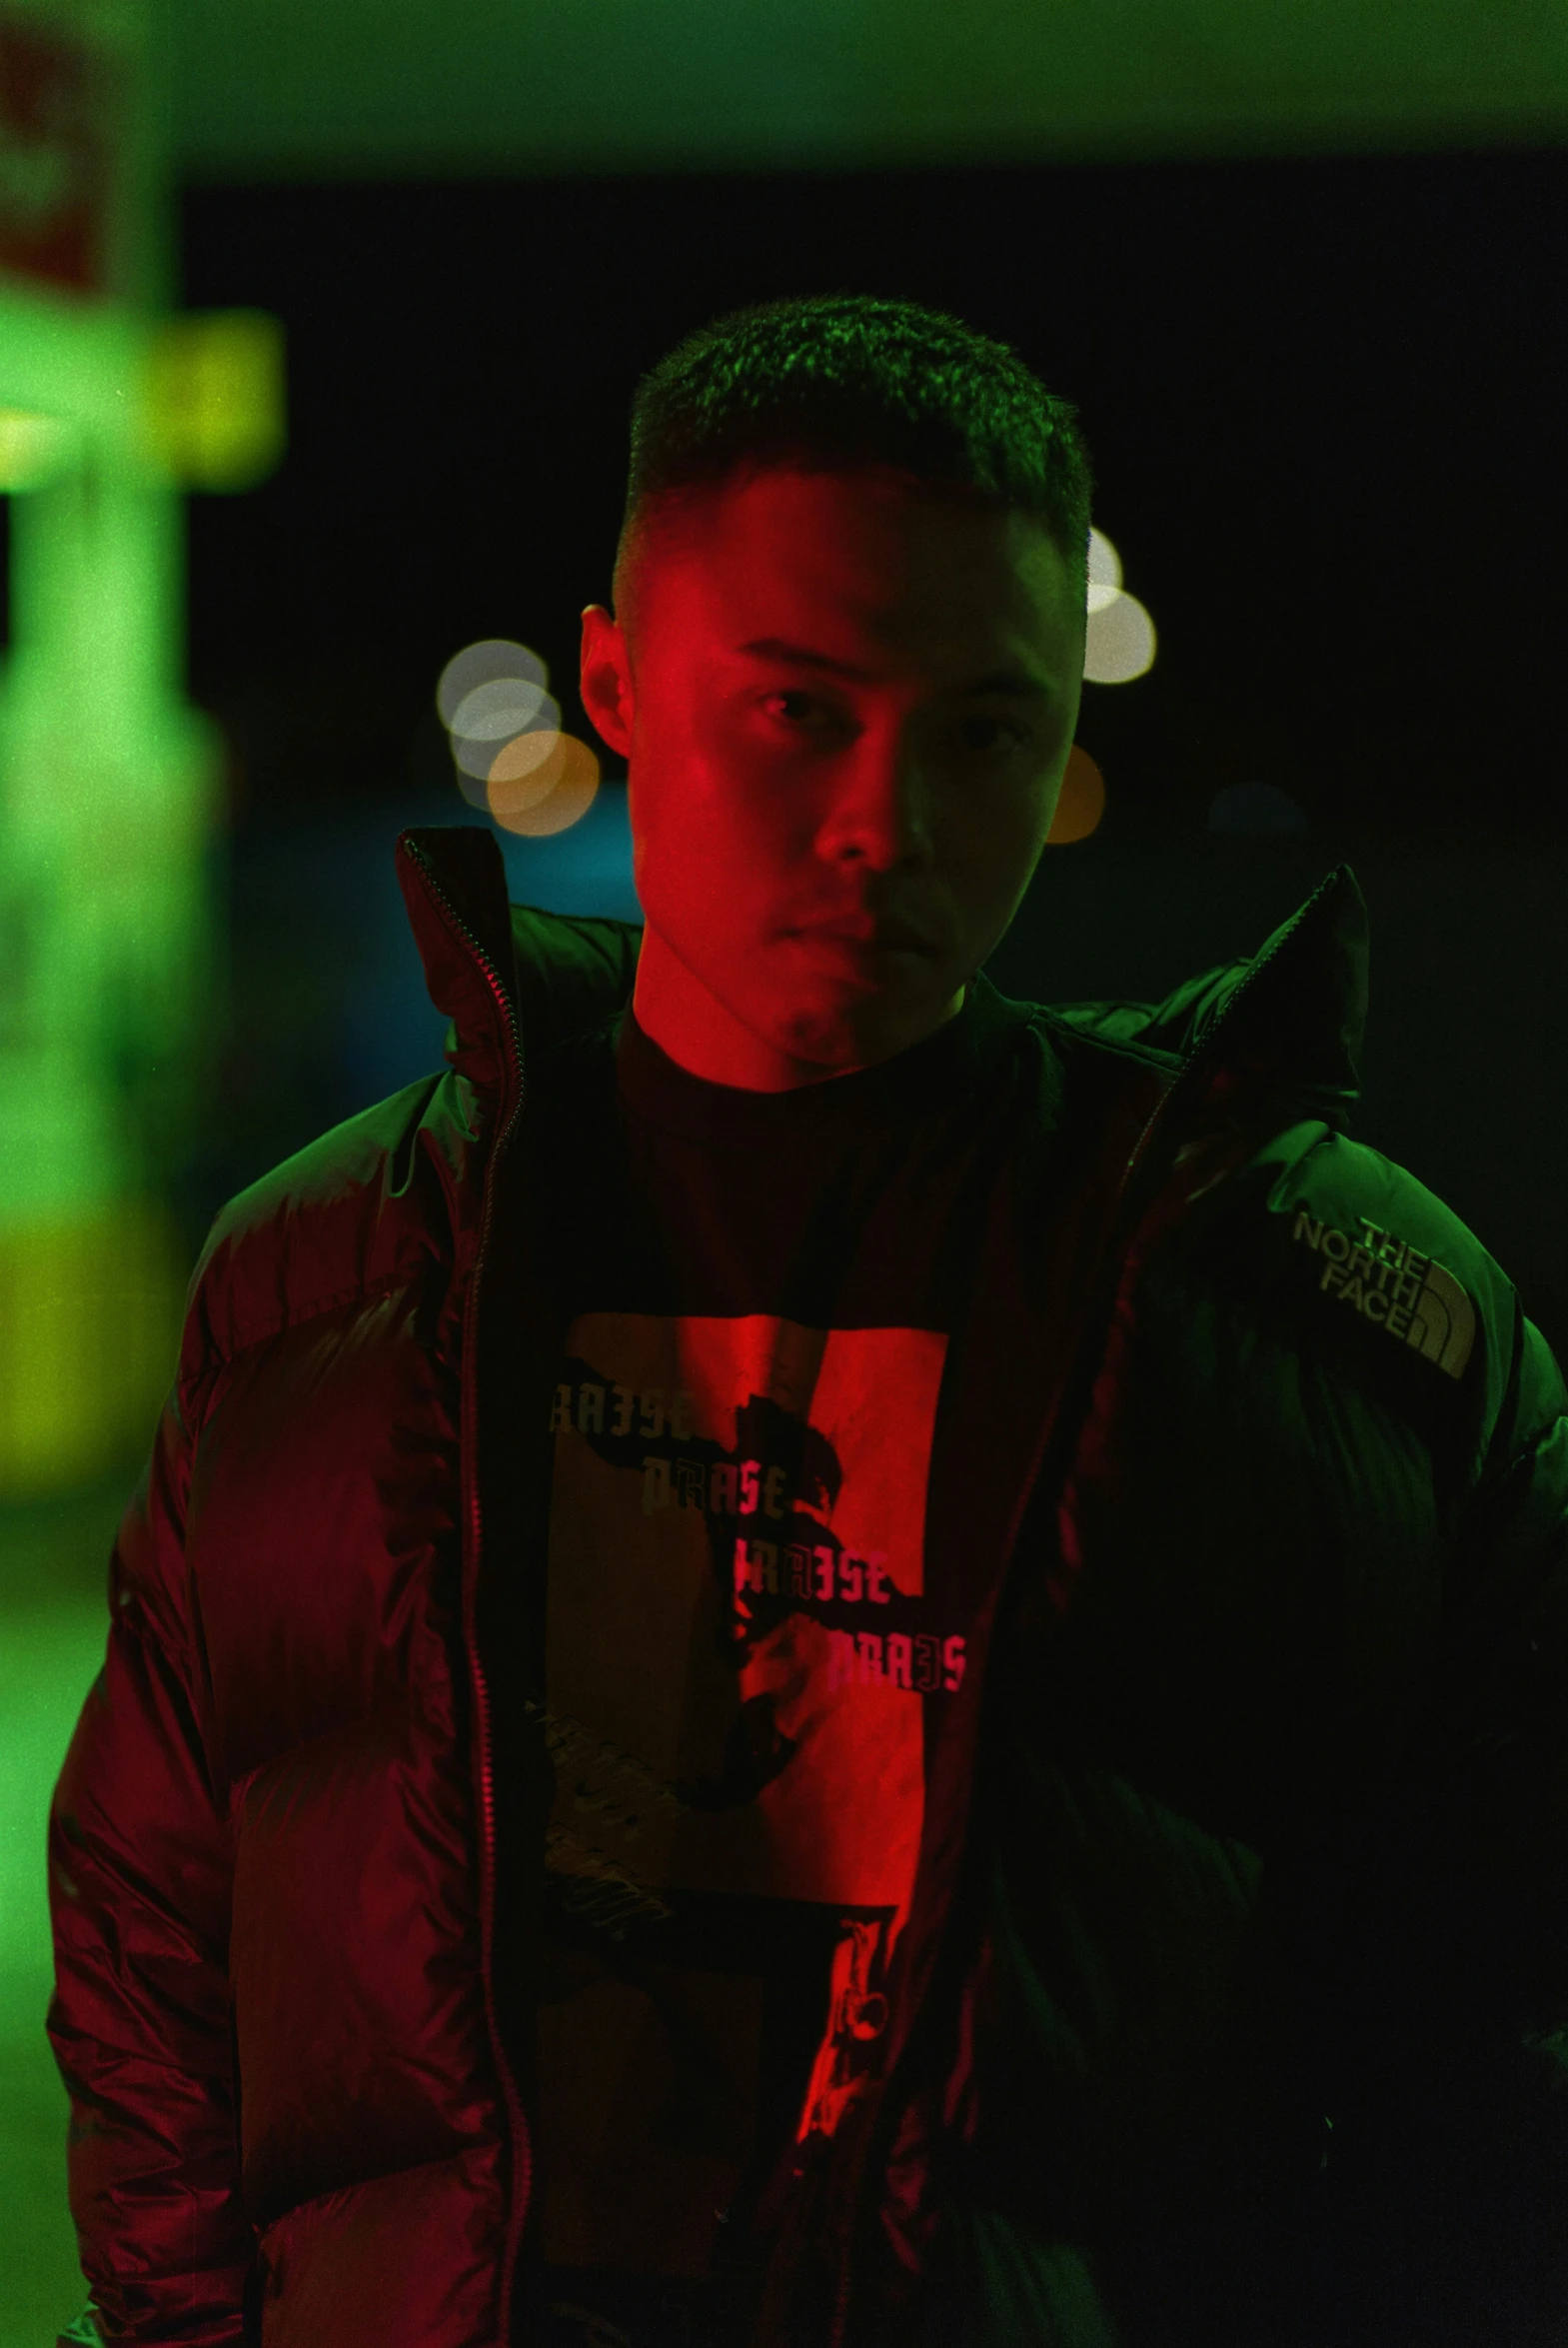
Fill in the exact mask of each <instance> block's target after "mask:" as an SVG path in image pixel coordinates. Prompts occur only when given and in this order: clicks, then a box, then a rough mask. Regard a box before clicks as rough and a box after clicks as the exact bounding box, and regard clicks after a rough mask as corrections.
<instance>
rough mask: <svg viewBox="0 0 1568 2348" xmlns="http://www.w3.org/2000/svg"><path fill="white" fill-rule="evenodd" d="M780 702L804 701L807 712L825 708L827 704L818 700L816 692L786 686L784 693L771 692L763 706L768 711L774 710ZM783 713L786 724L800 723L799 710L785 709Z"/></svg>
mask: <svg viewBox="0 0 1568 2348" xmlns="http://www.w3.org/2000/svg"><path fill="white" fill-rule="evenodd" d="M779 702H794V703H803V704H804V705H805V709H806V711H807V712H809V711H811V710H821V709H823V708H824V706H825V705H824V704H823V703H821V702H819V701H818V700H817V698H816V696H815V694H814V693H801V692H797V691H796V690H794V689H793V688H792V687H790V688H786V689H785V690H784V692H783V693H771V694H769V695H768V697H767V699H766V700H765V701H764V703H763V707H764V709H765V710H768V711H770V712H772V711H773V710H774V707H775V705H776V704H777V703H779ZM782 714H783V716H784V724H785V725H789V726H792V725H796V724H798V723H799V715H798V712H797V711H796V712H789V711H785V712H784V713H782Z"/></svg>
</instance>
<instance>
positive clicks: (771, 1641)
mask: <svg viewBox="0 0 1568 2348" xmlns="http://www.w3.org/2000/svg"><path fill="white" fill-rule="evenodd" d="M1025 1017H1026V1012H1025V1010H1024V1008H1023V1007H1022V1006H1019V1005H1016V1004H1011V1003H1008V1002H1006V1001H1004V999H1003V998H1001V997H1000V996H998V995H997V993H996V992H995V990H994V989H993V988H991V987H990V986H989V985H988V983H987V982H986V981H984V980H983V979H979V980H976V981H975V982H974V983H972V984H971V986H970V987H969V989H968V990H967V992H966V995H965V1000H964V1003H963V1006H962V1009H961V1010H960V1012H959V1013H958V1015H957V1016H956V1017H955V1018H954V1019H952V1020H950V1021H949V1022H948V1023H947V1024H946V1025H945V1026H944V1027H943V1028H941V1029H939V1030H938V1031H937V1032H936V1034H935V1035H933V1036H931V1037H929V1038H927V1039H925V1041H924V1042H922V1043H920V1044H918V1045H916V1046H914V1047H912V1048H911V1049H910V1050H908V1051H906V1052H904V1053H901V1054H899V1055H898V1056H897V1057H896V1058H895V1059H893V1060H891V1061H888V1062H884V1063H882V1064H881V1065H880V1066H879V1067H876V1068H871V1069H865V1070H861V1071H857V1072H855V1073H854V1074H852V1075H849V1076H845V1077H839V1078H834V1079H830V1080H828V1081H827V1082H825V1083H822V1084H818V1085H812V1086H807V1087H804V1088H801V1089H798V1090H796V1091H793V1092H789V1093H784V1094H758V1093H749V1092H744V1091H740V1090H737V1089H734V1088H731V1087H726V1086H719V1085H714V1084H710V1083H707V1082H705V1081H703V1080H702V1079H699V1078H696V1077H694V1076H692V1075H690V1074H689V1073H687V1072H686V1071H685V1070H683V1069H681V1068H680V1067H679V1066H678V1065H677V1064H676V1063H675V1062H673V1061H672V1060H670V1059H669V1058H668V1057H667V1055H666V1054H665V1053H663V1052H662V1051H661V1050H660V1049H659V1047H658V1046H657V1045H655V1044H654V1043H653V1041H652V1040H651V1038H649V1037H648V1036H647V1035H645V1034H644V1032H643V1031H642V1029H641V1028H640V1027H639V1026H638V1024H637V1021H636V1018H635V1016H634V1015H633V1014H632V1012H631V1011H630V1010H627V1011H626V1012H624V1013H622V1014H621V1015H619V1017H618V1018H617V1019H616V1020H614V1021H612V1022H610V1023H608V1024H607V1025H606V1027H605V1028H603V1029H601V1030H599V1031H597V1032H596V1033H594V1034H592V1035H589V1036H586V1037H582V1038H578V1039H574V1040H573V1041H572V1042H571V1043H570V1044H568V1045H565V1046H561V1047H557V1048H556V1050H555V1051H553V1052H552V1053H549V1054H547V1055H544V1056H542V1057H541V1060H540V1062H539V1064H538V1066H537V1067H535V1068H533V1069H532V1070H531V1086H532V1098H531V1114H532V1118H533V1126H534V1137H535V1138H534V1150H535V1165H536V1168H537V1172H536V1174H535V1181H536V1199H537V1204H538V1210H539V1214H540V1218H541V1221H540V1227H541V1230H542V1231H543V1232H544V1233H545V1234H546V1237H545V1243H544V1246H543V1248H542V1256H543V1260H544V1264H545V1269H546V1273H547V1276H548V1278H549V1279H550V1280H551V1281H552V1282H553V1283H554V1285H555V1290H556V1301H557V1303H558V1306H559V1307H560V1309H561V1312H562V1315H563V1321H564V1324H565V1326H566V1328H567V1337H566V1349H565V1355H564V1357H563V1359H562V1360H561V1362H560V1364H559V1369H558V1374H557V1378H556V1382H555V1388H554V1402H553V1407H552V1417H551V1427H552V1433H553V1480H552V1489H551V1506H550V1532H549V1572H548V1600H547V1626H546V1707H547V1715H548V1717H547V1734H548V1739H549V1743H550V1747H551V1751H552V1755H553V1758H554V1761H555V1768H556V1798H555V1807H554V1813H553V1817H552V1821H551V1826H550V1831H549V1837H548V1843H547V1890H548V1898H547V1913H548V1919H549V1922H548V1941H549V1970H548V1981H547V1990H546V1996H545V2001H544V2003H543V2004H542V2006H541V2009H540V2020H539V2041H538V2052H539V2068H538V2080H537V2087H536V2135H537V2138H538V2142H537V2147H536V2150H537V2159H538V2192H539V2195H540V2209H541V2216H540V2229H539V2231H540V2242H541V2247H542V2254H543V2257H544V2259H545V2260H546V2261H547V2262H548V2264H549V2267H550V2268H551V2270H552V2271H554V2272H556V2273H557V2275H558V2279H559V2275H560V2272H561V2271H562V2270H567V2271H569V2272H570V2273H571V2274H573V2275H575V2276H578V2277H581V2278H582V2287H581V2288H580V2289H578V2290H577V2291H575V2293H571V2294H569V2297H570V2299H571V2301H572V2304H573V2305H574V2306H576V2307H577V2309H578V2312H579V2313H580V2314H581V2316H582V2317H583V2321H584V2324H586V2325H588V2326H589V2327H590V2330H591V2329H592V2325H593V2324H594V2323H596V2322H597V2323H599V2324H600V2325H601V2328H602V2334H603V2337H604V2338H607V2339H613V2338H616V2337H618V2336H620V2337H625V2338H629V2339H630V2338H636V2337H639V2336H640V2335H638V2334H637V2333H636V2332H635V2331H633V2330H627V2329H623V2330H620V2331H619V2332H618V2327H617V2326H616V2324H615V2323H614V2322H613V2321H609V2318H608V2316H607V2315H604V2314H599V2313H596V2312H595V2311H596V2310H600V2309H604V2308H607V2307H608V2304H609V2303H608V2302H607V2301H606V2300H605V2299H603V2298H596V2297H595V2289H596V2287H599V2286H600V2285H604V2284H606V2282H607V2278H608V2279H610V2280H613V2279H614V2278H622V2279H623V2281H624V2280H625V2279H626V2278H632V2279H634V2280H636V2279H642V2280H644V2281H646V2282H647V2284H648V2286H649V2287H650V2288H651V2289H654V2290H656V2291H663V2292H664V2293H665V2295H666V2296H667V2297H670V2296H671V2295H673V2297H674V2299H675V2300H677V2301H679V2300H680V2299H681V2297H682V2294H683V2291H685V2292H686V2293H687V2294H695V2295H696V2296H697V2297H698V2298H701V2293H702V2284H703V2279H704V2278H705V2277H707V2276H709V2274H710V2273H711V2271H712V2270H713V2267H714V2265H715V2258H716V2245H717V2244H718V2242H719V2239H720V2237H721V2235H722V2233H723V2231H724V2229H725V2227H726V2226H727V2225H729V2224H732V2223H734V2222H735V2219H736V2217H737V2215H738V2214H740V2213H742V2212H743V2211H744V2210H745V2209H746V2207H747V2206H748V2205H749V2201H750V2198H751V2197H752V2196H754V2195H755V2194H756V2193H757V2191H758V2190H759V2189H760V2188H761V2186H762V2184H763V2182H764V2180H765V2179H766V2178H767V2177H768V2176H769V2175H770V2173H771V2172H773V2170H774V2169H775V2167H776V2164H777V2163H778V2162H779V2161H780V2160H781V2158H782V2157H783V2156H784V2155H786V2154H788V2153H789V2152H790V2150H791V2148H795V2150H796V2151H797V2152H798V2153H799V2154H800V2156H801V2157H805V2156H806V2155H808V2153H809V2151H810V2149H811V2146H812V2140H813V2139H821V2138H826V2137H830V2136H831V2135H832V2134H833V2133H834V2131H835V2130H836V2129H837V2127H838V2126H839V2124H840V2122H841V2120H842V2117H843V2114H844V2112H845V2110H846V2108H847V2107H848V2106H849V2104H850V2103H851V2102H852V2101H853V2099H854V2098H855V2097H856V2095H857V2094H858V2093H860V2092H862V2091H863V2088H864V2085H865V2083H866V2082H867V2080H868V2079H869V2078H870V2077H872V2076H873V2075H874V2071H875V2066H876V2064H877V2062H878V2059H879V2052H880V2043H881V2040H882V2038H883V2036H884V2032H885V2026H886V2022H887V2017H888V2005H887V1979H888V1968H889V1964H890V1961H891V1958H892V1954H893V1951H894V1949H895V1947H896V1945H897V1940H898V1935H899V1933H900V1931H901V1929H902V1927H903V1924H904V1921H905V1919H906V1917H907V1914H908V1908H909V1899H910V1893H911V1889H912V1886H913V1881H914V1873H915V1864H916V1858H917V1854H918V1850H919V1843H920V1832H921V1824H922V1819H923V1814H924V1772H925V1763H926V1753H925V1743H926V1737H927V1707H928V1705H929V1704H930V1702H931V1700H932V1699H933V1698H938V1697H939V1696H940V1694H941V1693H942V1692H943V1691H951V1690H954V1689H956V1688H957V1687H958V1686H959V1684H960V1683H961V1680H962V1676H963V1672H964V1667H965V1656H964V1639H963V1636H962V1634H961V1631H959V1630H956V1629H955V1628H954V1626H953V1625H952V1624H950V1623H948V1622H945V1621H943V1620H942V1619H940V1618H939V1608H938V1606H937V1605H936V1603H935V1602H934V1600H932V1599H931V1598H930V1597H928V1594H927V1588H926V1569H925V1506H926V1494H927V1486H928V1482H929V1477H930V1465H931V1458H932V1452H933V1446H934V1445H935V1444H936V1442H937V1440H938V1438H939V1430H940V1421H941V1402H942V1393H943V1372H944V1368H945V1366H946V1363H947V1356H948V1348H949V1339H950V1337H951V1335H952V1332H953V1330H954V1328H955V1327H956V1326H957V1325H958V1324H959V1321H960V1320H961V1315H962V1309H963V1302H964V1297H965V1294H966V1289H967V1284H968V1282H969V1281H970V1280H971V1279H972V1274H973V1263H974V1253H975V1249H976V1245H977V1239H978V1233H979V1230H980V1227H981V1225H982V1223H983V1220H984V1207H985V1202H986V1200H987V1199H988V1197H989V1194H990V1190H991V1188H992V1186H993V1184H994V1181H995V1179H996V1175H997V1171H998V1169H999V1168H1000V1166H1001V1165H1002V1163H1003V1162H1004V1159H1005V1155H1006V1152H1007V1149H1008V1146H1009V1142H1010V1140H1011V1137H1012V1133H1013V1129H1014V1127H1015V1124H1016V1120H1017V1116H1018V1114H1019V1107H1018V1095H1019V1087H1018V1084H1017V1081H1016V1054H1015V1051H1014V1045H1015V1042H1016V1039H1017V1036H1018V1031H1019V1028H1020V1025H1021V1023H1022V1021H1023V1020H1024V1018H1025ZM618 2304H619V2303H618ZM607 2322H608V2327H609V2328H608V2329H605V2328H604V2326H605V2325H606V2323H607ZM561 2336H563V2337H575V2336H576V2335H575V2334H573V2333H572V2332H571V2331H570V2330H568V2331H567V2332H565V2333H563V2334H562V2335H561ZM585 2336H588V2334H587V2333H585ZM595 2336H599V2335H595Z"/></svg>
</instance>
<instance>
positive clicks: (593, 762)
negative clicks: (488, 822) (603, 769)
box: [490, 734, 599, 840]
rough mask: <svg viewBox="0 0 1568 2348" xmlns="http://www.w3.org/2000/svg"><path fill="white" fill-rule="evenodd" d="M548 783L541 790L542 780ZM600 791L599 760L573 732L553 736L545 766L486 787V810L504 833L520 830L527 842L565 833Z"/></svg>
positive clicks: (581, 816)
mask: <svg viewBox="0 0 1568 2348" xmlns="http://www.w3.org/2000/svg"><path fill="white" fill-rule="evenodd" d="M546 774H548V775H549V777H550V780H549V782H548V783H547V784H546V786H545V788H544V789H543V790H541V789H540V782H541V778H542V776H544V775H546ZM598 789H599V760H598V758H597V757H596V755H595V754H594V752H593V751H592V750H591V749H590V748H589V745H588V744H587V743H586V742H583V741H580V740H579V738H578V737H577V735H575V734H562V735H559V736H558V737H557V741H556V747H555V749H554V751H553V752H552V753H551V756H550V759H549V760H548V762H547V764H546V767H545V768H542V769H536V770H535V772H534V773H533V774H531V775H525V776H523V777H522V778H521V779H520V780H519V781H518V782H515V783H514V782H508V781H506V780H502V781H499V782H493V783H492V784H491V786H490V812H491V814H492V815H493V816H494V817H495V819H496V822H497V823H498V824H499V825H500V826H501V828H502V830H503V831H504V832H518V833H522V834H524V835H525V836H526V837H527V838H529V839H531V840H543V839H547V838H548V837H549V836H550V835H551V834H552V833H554V832H565V831H568V830H569V829H570V828H571V826H572V825H573V824H576V823H578V822H580V821H581V820H582V818H583V817H584V816H586V815H587V813H588V811H589V809H590V808H591V807H592V806H593V804H594V795H595V793H596V792H597V791H598Z"/></svg>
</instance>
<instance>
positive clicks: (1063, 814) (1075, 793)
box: [1045, 743, 1105, 848]
mask: <svg viewBox="0 0 1568 2348" xmlns="http://www.w3.org/2000/svg"><path fill="white" fill-rule="evenodd" d="M1104 813H1105V778H1104V777H1103V775H1101V773H1100V771H1099V769H1098V767H1097V766H1096V765H1095V764H1094V761H1093V760H1092V759H1091V758H1090V757H1089V754H1088V752H1087V751H1086V750H1080V749H1079V748H1078V745H1077V744H1076V743H1074V744H1073V746H1072V748H1071V750H1069V751H1068V753H1067V764H1066V767H1065V769H1064V770H1063V773H1062V778H1061V797H1060V798H1059V799H1058V800H1057V802H1056V813H1055V815H1054V816H1053V817H1052V818H1051V827H1050V830H1049V832H1048V833H1047V834H1046V835H1045V845H1046V847H1047V848H1065V847H1067V846H1068V845H1069V844H1070V843H1071V842H1072V841H1074V840H1087V838H1088V836H1089V834H1090V833H1091V832H1093V831H1095V830H1097V829H1098V826H1099V820H1100V818H1101V816H1102V815H1103V814H1104Z"/></svg>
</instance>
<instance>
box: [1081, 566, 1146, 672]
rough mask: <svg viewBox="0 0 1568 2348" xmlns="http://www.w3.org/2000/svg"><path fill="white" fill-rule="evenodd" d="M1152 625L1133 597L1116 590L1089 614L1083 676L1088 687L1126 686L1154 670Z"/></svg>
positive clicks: (1121, 590)
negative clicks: (1146, 671) (1135, 678)
mask: <svg viewBox="0 0 1568 2348" xmlns="http://www.w3.org/2000/svg"><path fill="white" fill-rule="evenodd" d="M1154 646H1155V638H1154V623H1153V621H1152V619H1151V618H1150V617H1149V615H1148V613H1147V612H1146V611H1145V610H1144V608H1143V606H1142V605H1141V604H1140V603H1139V601H1138V599H1137V597H1136V596H1135V595H1128V594H1127V592H1126V590H1125V589H1124V588H1121V589H1118V590H1117V592H1116V594H1115V596H1114V597H1113V598H1112V600H1111V601H1110V602H1109V603H1108V604H1103V605H1102V606H1101V607H1100V609H1099V610H1098V611H1097V612H1090V614H1089V620H1088V633H1087V636H1086V638H1085V641H1084V647H1083V675H1084V679H1085V681H1086V682H1087V683H1088V684H1090V685H1126V684H1128V683H1130V681H1131V680H1132V679H1133V678H1134V677H1141V676H1142V675H1143V674H1144V672H1145V670H1148V669H1152V667H1153V666H1154Z"/></svg>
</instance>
